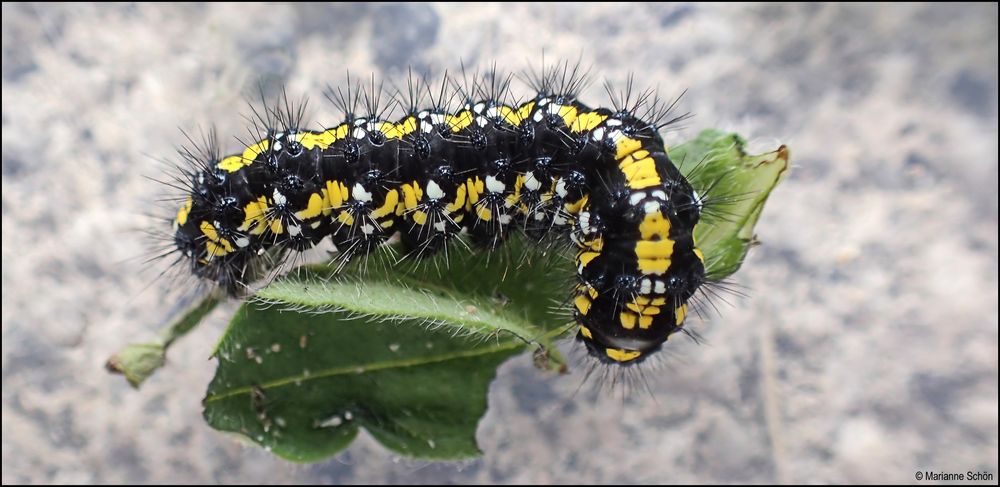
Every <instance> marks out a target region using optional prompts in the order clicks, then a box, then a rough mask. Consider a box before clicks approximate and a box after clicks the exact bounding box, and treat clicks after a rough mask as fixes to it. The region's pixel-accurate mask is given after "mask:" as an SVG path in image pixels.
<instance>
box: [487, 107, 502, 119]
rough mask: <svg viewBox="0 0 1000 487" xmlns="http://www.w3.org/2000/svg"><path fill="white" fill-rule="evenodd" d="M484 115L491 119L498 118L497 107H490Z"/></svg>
mask: <svg viewBox="0 0 1000 487" xmlns="http://www.w3.org/2000/svg"><path fill="white" fill-rule="evenodd" d="M486 116H487V117H488V118H489V119H491V120H496V119H498V118H500V112H499V110H497V107H490V109H489V110H486Z"/></svg>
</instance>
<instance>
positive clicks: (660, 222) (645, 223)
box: [639, 211, 670, 240]
mask: <svg viewBox="0 0 1000 487" xmlns="http://www.w3.org/2000/svg"><path fill="white" fill-rule="evenodd" d="M639 234H640V236H641V237H642V239H643V240H659V239H667V238H669V236H670V220H669V219H667V218H664V217H663V214H662V213H660V212H658V211H655V212H653V213H647V214H646V216H645V217H643V219H642V223H639Z"/></svg>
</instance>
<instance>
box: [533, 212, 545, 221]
mask: <svg viewBox="0 0 1000 487" xmlns="http://www.w3.org/2000/svg"><path fill="white" fill-rule="evenodd" d="M544 219H545V213H542V212H540V211H536V212H535V220H544Z"/></svg>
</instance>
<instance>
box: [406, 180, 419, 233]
mask: <svg viewBox="0 0 1000 487" xmlns="http://www.w3.org/2000/svg"><path fill="white" fill-rule="evenodd" d="M423 197H424V190H423V189H421V188H420V184H418V183H417V182H416V181H414V182H412V183H410V184H404V185H403V204H404V205H405V206H406V209H407V210H409V209H413V208H416V207H417V202H418V201H420V200H421V199H423ZM421 225H422V224H421Z"/></svg>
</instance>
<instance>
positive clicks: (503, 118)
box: [174, 71, 705, 364]
mask: <svg viewBox="0 0 1000 487" xmlns="http://www.w3.org/2000/svg"><path fill="white" fill-rule="evenodd" d="M563 74H564V79H565V78H566V77H565V71H564V73H563ZM557 78H558V77H553V76H546V77H543V79H542V82H540V83H538V84H537V85H536V86H535V87H536V88H537V89H538V94H537V95H536V96H535V97H534V98H532V99H530V100H528V101H526V102H522V103H507V102H505V100H506V99H507V96H506V93H507V84H506V83H505V82H501V83H499V86H498V83H496V81H495V80H492V81H491V82H489V83H483V84H477V88H476V89H474V90H468V91H466V92H463V94H462V96H463V97H464V98H465V100H463V104H462V106H461V107H460V108H459V109H457V110H449V109H448V108H446V107H445V106H444V105H446V104H445V103H442V102H441V100H442V99H443V98H444V97H440V98H438V100H437V102H435V103H432V105H433V106H432V107H431V108H426V109H419V108H418V107H417V105H418V103H409V104H408V108H406V109H404V110H403V111H404V113H403V116H402V117H401V118H399V119H398V120H386V119H384V118H383V117H382V116H381V115H380V114H379V109H378V108H376V107H374V106H371V104H369V105H370V106H369V109H368V112H369V113H367V114H365V116H363V117H358V116H355V115H354V113H353V112H354V110H353V109H352V103H353V107H356V106H357V104H358V99H359V98H358V96H357V95H356V94H355V95H354V96H352V95H351V94H350V92H348V94H347V96H343V94H341V96H340V97H339V98H340V100H341V102H342V104H343V105H344V108H345V112H347V113H348V115H347V118H346V120H345V121H344V122H343V123H341V124H340V125H337V126H335V127H332V128H329V129H326V130H320V131H310V130H304V129H302V128H301V125H300V124H299V122H300V120H295V117H289V116H287V114H290V113H292V112H293V111H291V110H290V111H288V112H287V113H286V116H284V117H282V118H283V120H280V121H279V122H280V123H279V124H268V127H267V131H266V133H262V134H261V136H260V137H259V140H257V141H255V142H253V143H252V144H248V147H247V148H246V149H245V150H243V152H242V153H239V154H234V155H229V156H225V157H214V158H212V160H210V161H202V162H201V164H200V167H198V168H196V169H195V170H191V171H189V172H188V174H187V175H186V178H189V179H190V181H189V182H186V184H187V185H188V186H189V188H190V194H189V195H188V197H187V199H186V202H185V203H184V204H183V205H182V207H181V208H180V210H179V211H178V212H177V215H176V218H175V219H174V242H175V244H176V247H177V249H178V250H179V251H180V253H181V254H182V255H183V259H184V260H185V261H187V262H189V264H190V267H191V270H192V271H193V273H194V274H195V275H197V276H199V277H202V278H205V279H209V280H212V281H215V282H216V283H218V284H219V285H220V286H222V287H224V288H226V289H227V290H228V291H229V292H230V293H233V294H236V293H238V292H239V291H240V290H241V289H242V288H243V287H244V286H245V282H244V281H245V279H246V275H247V272H248V269H250V268H252V267H253V266H255V265H260V261H261V259H262V258H263V256H264V255H265V254H270V253H272V252H279V253H281V252H285V251H300V250H304V249H307V248H310V247H311V246H313V245H315V244H317V243H318V242H320V241H321V240H323V239H325V238H327V237H329V238H331V239H332V240H333V243H334V244H336V246H337V248H338V250H339V251H340V252H342V253H343V254H344V256H345V259H347V258H351V257H354V256H363V255H365V254H367V253H368V252H371V251H372V250H373V249H375V248H377V247H378V246H379V245H382V244H383V243H384V242H385V241H386V240H387V239H389V238H390V237H392V236H393V235H395V234H397V233H398V234H399V235H400V238H401V240H402V242H403V243H404V245H405V246H407V247H408V248H410V249H412V250H413V251H417V252H420V253H421V254H423V255H427V254H430V253H433V252H435V251H437V250H440V249H441V248H443V247H444V246H445V245H447V244H448V241H449V240H451V239H453V238H456V237H458V236H459V234H460V233H468V235H470V236H471V239H472V240H473V241H474V242H477V243H478V244H479V245H481V246H483V247H484V248H486V249H493V248H496V247H497V246H499V245H501V244H502V243H503V241H504V239H506V238H507V237H508V236H509V235H510V234H511V232H512V231H514V230H516V229H524V231H525V233H526V234H527V235H528V236H529V237H531V238H534V239H541V238H544V237H547V236H552V235H558V236H561V238H564V239H566V240H567V241H571V242H572V243H573V244H574V245H575V246H576V247H577V248H578V251H577V254H576V264H577V276H578V278H579V281H578V283H577V284H576V286H575V289H574V290H572V292H573V293H574V296H573V303H574V305H575V308H576V310H575V317H576V321H577V323H578V324H579V331H578V334H577V337H578V339H579V340H581V341H583V342H584V343H585V344H586V347H587V349H588V351H589V352H590V354H592V355H594V356H596V357H598V358H599V359H601V360H602V361H605V362H610V363H618V364H629V363H635V362H637V361H639V360H641V359H643V358H645V357H646V356H648V355H649V354H650V353H652V352H654V351H656V350H658V349H659V348H660V346H661V344H662V343H663V342H664V341H666V340H667V338H668V337H669V336H670V335H671V334H672V333H674V332H676V331H678V330H681V329H682V326H683V324H684V318H685V315H686V312H687V302H688V300H689V299H690V298H691V296H692V295H693V293H694V292H695V291H696V290H697V289H698V288H699V286H700V285H702V284H703V283H704V281H705V267H704V257H703V255H702V254H701V252H700V251H699V250H698V248H697V247H696V244H695V242H694V236H693V235H694V233H693V232H694V228H695V226H696V225H697V224H698V222H699V217H700V213H701V209H702V208H701V201H700V200H699V198H698V196H697V194H696V193H695V191H694V190H693V189H692V187H691V185H690V184H689V183H688V182H687V181H686V180H685V178H684V177H683V176H682V175H681V173H680V172H679V171H678V169H677V168H676V167H675V166H674V165H673V164H672V162H671V160H670V158H669V157H668V156H667V152H666V148H665V147H664V143H663V140H662V139H661V137H660V135H659V133H658V132H659V129H660V128H661V127H662V126H663V125H665V124H662V123H660V122H661V121H662V120H663V119H664V115H665V114H666V110H660V109H656V108H653V107H652V104H648V103H645V101H646V100H645V97H642V99H641V100H640V101H638V102H636V103H629V101H628V99H627V98H626V99H624V100H622V103H620V104H616V107H615V108H613V109H606V108H596V109H594V108H590V107H588V106H586V105H584V104H582V103H580V102H579V101H577V99H576V94H575V92H576V91H577V89H578V88H579V86H580V83H579V79H578V77H572V76H571V77H570V78H569V79H570V81H568V82H567V81H563V82H558V80H557ZM553 80H555V82H553ZM557 85H558V86H557ZM483 87H487V88H486V89H483ZM490 87H491V88H490ZM411 91H412V90H411ZM352 98H353V101H352ZM432 98H433V97H432ZM661 108H663V107H661ZM639 112H642V114H640V113H639ZM268 118H270V116H269V117H268ZM275 125H281V128H280V129H278V128H274V127H275Z"/></svg>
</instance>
